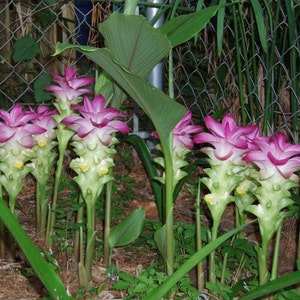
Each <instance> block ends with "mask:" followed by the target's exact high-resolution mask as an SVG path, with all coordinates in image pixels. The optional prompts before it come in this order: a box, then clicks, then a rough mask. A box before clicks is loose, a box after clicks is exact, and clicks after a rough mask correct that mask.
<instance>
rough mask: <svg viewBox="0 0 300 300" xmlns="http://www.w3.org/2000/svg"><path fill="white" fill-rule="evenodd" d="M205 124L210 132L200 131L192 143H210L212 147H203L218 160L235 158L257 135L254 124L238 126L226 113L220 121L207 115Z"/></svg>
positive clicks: (242, 152)
mask: <svg viewBox="0 0 300 300" xmlns="http://www.w3.org/2000/svg"><path fill="white" fill-rule="evenodd" d="M205 125H206V127H207V129H208V130H209V131H210V133H207V132H201V133H199V134H197V135H196V136H195V137H194V143H197V144H210V145H212V146H213V149H212V148H210V147H206V148H204V149H203V151H204V152H206V153H207V154H209V153H213V154H214V156H215V157H216V158H217V159H219V160H227V159H229V158H231V159H235V158H238V157H240V156H241V155H242V154H244V153H245V152H246V151H247V149H248V142H249V140H251V139H252V138H254V137H257V136H259V128H258V127H257V126H255V125H249V126H238V125H237V124H236V122H235V120H234V118H233V117H232V116H231V115H230V114H226V115H225V116H224V118H223V120H222V122H221V123H220V122H218V121H217V120H215V119H214V118H212V117H210V116H207V117H206V118H205Z"/></svg>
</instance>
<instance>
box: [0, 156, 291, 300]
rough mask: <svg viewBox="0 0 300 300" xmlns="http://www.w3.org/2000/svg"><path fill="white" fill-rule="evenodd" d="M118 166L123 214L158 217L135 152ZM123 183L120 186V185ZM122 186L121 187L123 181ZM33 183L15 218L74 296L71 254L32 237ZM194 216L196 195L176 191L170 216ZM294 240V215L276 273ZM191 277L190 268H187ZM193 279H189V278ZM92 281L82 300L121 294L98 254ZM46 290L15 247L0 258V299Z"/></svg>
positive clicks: (136, 261) (139, 257) (226, 225)
mask: <svg viewBox="0 0 300 300" xmlns="http://www.w3.org/2000/svg"><path fill="white" fill-rule="evenodd" d="M127 167H129V168H126V169H125V167H124V166H122V165H121V166H120V165H118V166H117V167H116V176H123V174H124V172H125V173H126V172H129V173H128V174H129V176H130V177H131V179H132V180H133V181H134V182H135V188H134V190H133V191H132V192H133V195H134V197H133V199H130V200H129V201H127V202H126V204H125V205H124V213H125V214H127V213H129V212H130V211H131V210H132V209H134V208H137V207H144V208H145V212H146V218H147V219H158V215H157V210H156V206H155V202H154V198H153V195H152V192H151V188H150V184H149V181H148V178H147V175H146V174H145V171H144V169H143V167H142V164H141V163H140V161H139V159H138V157H137V155H136V154H135V153H132V154H131V157H130V159H129V163H128V166H127ZM120 188H122V187H120ZM123 188H124V189H126V186H123ZM63 193H65V194H61V195H60V196H61V197H62V198H64V197H66V198H67V197H68V196H69V194H68V191H64V192H63ZM34 194H35V185H34V181H33V180H32V179H31V178H30V177H29V178H27V179H26V183H25V186H24V189H23V191H22V193H21V194H20V196H19V201H20V216H19V220H20V223H21V224H22V226H23V227H24V229H25V231H26V232H27V233H28V234H29V236H30V237H31V238H32V240H33V241H34V243H35V244H36V245H38V246H39V247H41V248H42V249H45V250H47V251H48V252H49V253H51V252H53V255H54V257H55V258H56V260H57V263H58V266H59V269H60V270H61V271H60V276H61V278H62V280H63V282H64V284H65V286H66V288H67V289H68V291H69V292H70V294H71V295H72V296H74V297H75V296H76V294H77V292H78V289H79V285H78V280H77V265H76V263H75V262H74V259H73V258H72V253H66V252H59V251H57V249H55V248H53V249H47V247H46V246H45V244H44V241H43V238H39V237H37V236H36V231H35V217H34V211H35V200H34ZM194 215H195V199H194V197H192V196H191V194H190V193H188V192H186V191H185V190H183V192H181V193H180V196H179V199H178V200H177V202H176V205H175V211H174V219H175V220H176V221H181V222H188V223H194ZM233 220H234V212H233V209H232V208H230V207H229V208H228V209H227V211H226V213H225V215H224V218H223V221H222V225H221V230H222V231H228V230H230V229H232V228H233V226H234V223H233ZM203 222H204V223H205V225H208V223H209V217H208V216H203ZM97 229H98V230H102V224H101V222H99V223H97ZM249 238H250V239H254V240H257V239H258V235H257V233H256V232H255V230H253V231H252V232H250V233H249ZM296 241H297V223H296V221H295V220H294V219H293V218H289V219H287V220H286V221H285V222H284V225H283V233H282V239H281V249H280V256H279V257H280V261H279V273H280V274H286V273H289V272H291V271H292V270H293V269H294V268H295V257H296ZM156 257H157V254H156V253H153V252H152V251H150V250H149V251H145V246H143V247H141V248H139V247H133V248H132V250H130V251H129V250H128V248H126V250H125V248H118V249H117V250H115V251H114V254H113V262H114V264H116V265H117V266H118V267H119V269H120V270H122V271H125V272H127V273H130V274H132V275H135V274H137V273H138V272H140V270H141V268H144V267H145V266H148V265H151V264H152V262H153V261H154V259H155V258H156ZM191 274H192V275H191V276H195V273H191ZM193 279H194V278H193ZM93 284H94V286H98V285H99V284H104V288H103V290H102V292H101V294H99V295H97V296H95V295H86V297H83V298H82V299H122V298H123V295H122V293H121V292H117V291H114V290H113V289H112V288H111V286H112V284H113V281H111V280H109V278H108V277H107V274H106V269H105V268H104V267H103V264H102V261H101V259H99V260H98V261H95V263H94V266H93ZM46 296H47V292H46V291H45V289H44V287H43V285H42V284H41V283H40V281H39V279H38V278H37V277H36V276H35V275H34V273H33V272H32V270H31V268H30V265H28V263H27V261H26V258H25V257H24V255H23V254H22V253H21V252H20V251H19V252H18V253H17V257H16V258H15V259H13V260H11V259H9V258H5V259H1V260H0V299H13V300H17V299H19V300H21V299H38V298H41V297H46Z"/></svg>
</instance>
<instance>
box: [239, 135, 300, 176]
mask: <svg viewBox="0 0 300 300" xmlns="http://www.w3.org/2000/svg"><path fill="white" fill-rule="evenodd" d="M251 144H252V148H253V149H252V150H251V151H250V152H248V153H247V154H246V155H245V156H244V160H245V161H246V162H253V163H254V164H255V165H257V166H258V167H259V169H260V176H261V179H262V180H264V179H267V178H269V177H271V176H277V175H279V176H282V177H283V178H287V179H288V178H290V177H291V176H292V175H293V173H294V172H296V171H297V170H299V169H300V157H299V154H300V145H293V144H290V143H286V138H285V135H284V134H283V133H278V134H276V135H274V136H271V137H258V138H256V139H253V140H252V141H251Z"/></svg>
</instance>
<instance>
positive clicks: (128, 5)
mask: <svg viewBox="0 0 300 300" xmlns="http://www.w3.org/2000/svg"><path fill="white" fill-rule="evenodd" d="M137 3H138V1H137V0H125V3H124V15H134V14H135V12H136V8H137Z"/></svg>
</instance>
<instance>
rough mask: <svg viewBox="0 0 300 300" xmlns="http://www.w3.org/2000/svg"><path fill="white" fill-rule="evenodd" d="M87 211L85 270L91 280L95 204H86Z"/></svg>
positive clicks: (94, 233)
mask: <svg viewBox="0 0 300 300" xmlns="http://www.w3.org/2000/svg"><path fill="white" fill-rule="evenodd" d="M86 210H87V211H86V213H87V224H86V228H87V234H86V250H85V270H86V275H87V280H88V282H90V281H91V280H92V263H93V253H94V244H95V235H96V232H95V205H94V204H90V203H87V205H86Z"/></svg>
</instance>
